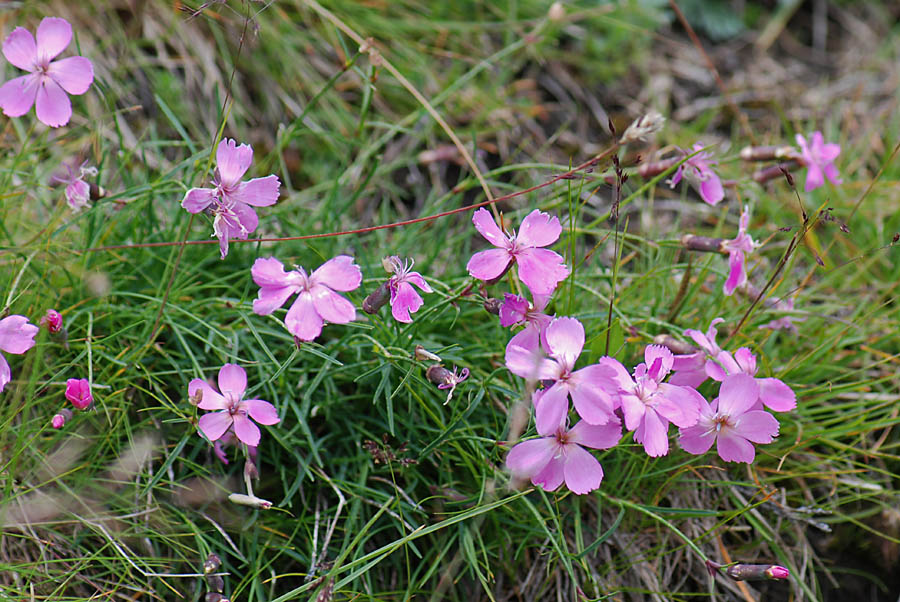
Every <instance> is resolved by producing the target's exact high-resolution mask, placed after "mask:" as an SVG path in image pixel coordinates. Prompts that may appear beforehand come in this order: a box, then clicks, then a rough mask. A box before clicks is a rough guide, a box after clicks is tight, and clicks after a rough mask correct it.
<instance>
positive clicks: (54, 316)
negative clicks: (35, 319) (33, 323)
mask: <svg viewBox="0 0 900 602" xmlns="http://www.w3.org/2000/svg"><path fill="white" fill-rule="evenodd" d="M41 326H46V327H47V330H48V331H49V332H51V333H54V334H55V333H57V332H59V331H60V330H62V326H63V322H62V316H61V315H60V314H59V312H58V311H56V310H55V309H48V310H47V315H45V316H44V317H43V318H41Z"/></svg>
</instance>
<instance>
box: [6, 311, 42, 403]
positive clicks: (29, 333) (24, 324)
mask: <svg viewBox="0 0 900 602" xmlns="http://www.w3.org/2000/svg"><path fill="white" fill-rule="evenodd" d="M37 333H38V327H37V326H35V325H34V324H30V323H29V322H28V318H26V317H25V316H16V315H13V316H7V317H5V318H3V319H2V320H0V350H2V351H5V352H6V353H15V354H22V353H25V352H26V351H28V350H29V349H31V348H32V347H34V336H35V335H36V334H37ZM10 380H12V372H11V371H10V369H9V364H8V363H7V362H6V358H5V357H3V354H0V391H2V390H3V389H5V388H6V385H7V384H8V383H9V381H10Z"/></svg>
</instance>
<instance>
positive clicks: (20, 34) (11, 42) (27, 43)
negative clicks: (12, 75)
mask: <svg viewBox="0 0 900 602" xmlns="http://www.w3.org/2000/svg"><path fill="white" fill-rule="evenodd" d="M3 56H5V57H6V60H7V61H9V62H10V63H12V64H13V65H15V66H16V67H18V68H19V69H24V70H25V71H34V70H35V62H36V61H37V46H36V45H35V43H34V36H33V35H31V32H30V31H28V30H27V29H25V28H24V27H16V28H15V29H13V30H12V33H10V34H9V35H8V36H6V39H5V40H4V41H3Z"/></svg>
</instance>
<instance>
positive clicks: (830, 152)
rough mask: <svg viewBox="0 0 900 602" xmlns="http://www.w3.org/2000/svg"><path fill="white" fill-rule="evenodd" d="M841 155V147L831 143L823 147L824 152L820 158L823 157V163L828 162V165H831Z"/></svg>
mask: <svg viewBox="0 0 900 602" xmlns="http://www.w3.org/2000/svg"><path fill="white" fill-rule="evenodd" d="M840 154H841V145H840V144H835V143H833V142H829V143H828V144H826V145H825V146H823V147H822V152H821V153H820V156H821V157H822V160H823V161H827V162H828V163H831V162H832V161H834V160H835V159H837V157H838V155H840Z"/></svg>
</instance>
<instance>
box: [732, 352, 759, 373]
mask: <svg viewBox="0 0 900 602" xmlns="http://www.w3.org/2000/svg"><path fill="white" fill-rule="evenodd" d="M734 361H736V362H737V365H738V366H739V367H740V369H741V372H743V373H744V374H749V375H750V376H756V356H755V355H753V352H752V351H750V349H749V348H747V347H741V348H740V349H738V350H737V351H735V352H734Z"/></svg>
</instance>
